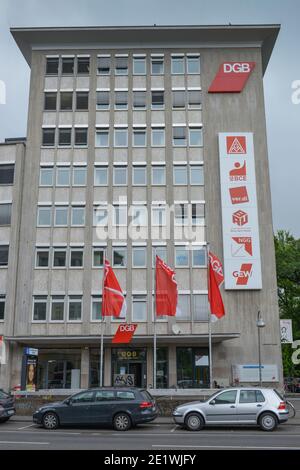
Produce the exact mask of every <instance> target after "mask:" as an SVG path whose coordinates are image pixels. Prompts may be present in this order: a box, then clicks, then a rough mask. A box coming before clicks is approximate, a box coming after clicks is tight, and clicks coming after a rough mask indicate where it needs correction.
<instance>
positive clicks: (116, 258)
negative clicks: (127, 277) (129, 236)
mask: <svg viewBox="0 0 300 470" xmlns="http://www.w3.org/2000/svg"><path fill="white" fill-rule="evenodd" d="M112 254H113V266H114V267H116V268H126V264H127V248H114V247H113V249H112Z"/></svg>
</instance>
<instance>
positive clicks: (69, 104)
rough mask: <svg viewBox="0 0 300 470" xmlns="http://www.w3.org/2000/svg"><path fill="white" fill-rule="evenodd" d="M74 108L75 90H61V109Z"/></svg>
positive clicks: (68, 109) (69, 109)
mask: <svg viewBox="0 0 300 470" xmlns="http://www.w3.org/2000/svg"><path fill="white" fill-rule="evenodd" d="M72 109H73V92H72V91H61V92H60V110H61V111H72Z"/></svg>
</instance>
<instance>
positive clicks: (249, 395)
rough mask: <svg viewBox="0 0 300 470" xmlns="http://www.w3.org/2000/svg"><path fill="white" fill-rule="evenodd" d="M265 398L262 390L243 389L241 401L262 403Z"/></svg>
mask: <svg viewBox="0 0 300 470" xmlns="http://www.w3.org/2000/svg"><path fill="white" fill-rule="evenodd" d="M264 401H265V398H264V396H263V394H262V392H261V391H260V390H241V391H240V399H239V403H261V402H264Z"/></svg>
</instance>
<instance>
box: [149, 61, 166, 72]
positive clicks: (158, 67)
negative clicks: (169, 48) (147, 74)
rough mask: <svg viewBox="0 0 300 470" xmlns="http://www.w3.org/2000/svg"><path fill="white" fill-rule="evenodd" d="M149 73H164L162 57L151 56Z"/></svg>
mask: <svg viewBox="0 0 300 470" xmlns="http://www.w3.org/2000/svg"><path fill="white" fill-rule="evenodd" d="M151 73H152V75H162V74H163V73H164V58H163V57H152V59H151Z"/></svg>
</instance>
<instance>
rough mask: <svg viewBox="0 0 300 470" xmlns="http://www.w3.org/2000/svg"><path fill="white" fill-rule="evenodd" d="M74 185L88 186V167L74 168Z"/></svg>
mask: <svg viewBox="0 0 300 470" xmlns="http://www.w3.org/2000/svg"><path fill="white" fill-rule="evenodd" d="M73 185H74V186H85V185H86V167H73Z"/></svg>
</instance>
